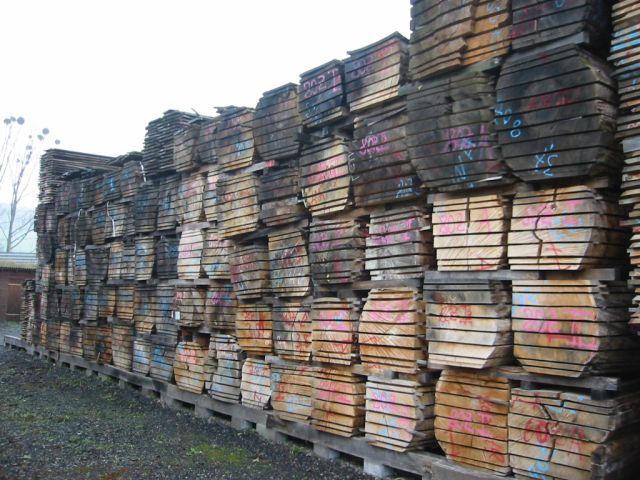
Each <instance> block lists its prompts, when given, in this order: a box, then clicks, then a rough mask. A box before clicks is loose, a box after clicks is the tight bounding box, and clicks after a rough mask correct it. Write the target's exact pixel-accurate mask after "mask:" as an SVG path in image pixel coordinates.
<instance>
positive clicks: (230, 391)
mask: <svg viewBox="0 0 640 480" xmlns="http://www.w3.org/2000/svg"><path fill="white" fill-rule="evenodd" d="M214 338H215V345H216V359H217V361H218V368H217V369H216V373H215V374H214V375H213V380H212V383H211V390H209V395H211V396H212V397H213V398H215V399H216V400H220V401H221V402H227V403H240V396H241V390H240V387H241V384H242V364H243V362H244V356H245V354H244V353H243V352H242V349H241V348H240V347H239V346H238V341H237V340H236V338H235V337H234V336H232V335H225V334H215V335H214Z"/></svg>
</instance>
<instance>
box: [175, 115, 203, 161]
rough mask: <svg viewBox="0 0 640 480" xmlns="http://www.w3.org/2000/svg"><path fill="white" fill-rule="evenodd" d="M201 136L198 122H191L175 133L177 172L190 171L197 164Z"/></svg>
mask: <svg viewBox="0 0 640 480" xmlns="http://www.w3.org/2000/svg"><path fill="white" fill-rule="evenodd" d="M199 137H200V125H199V124H198V123H190V124H189V125H187V126H185V127H184V128H183V129H182V130H180V131H178V132H176V133H175V134H174V135H173V167H174V168H175V170H176V172H188V171H189V170H191V169H193V168H194V167H195V166H196V149H197V144H198V138H199Z"/></svg>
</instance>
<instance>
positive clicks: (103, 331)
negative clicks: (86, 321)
mask: <svg viewBox="0 0 640 480" xmlns="http://www.w3.org/2000/svg"><path fill="white" fill-rule="evenodd" d="M49 328H51V325H49ZM49 335H51V332H49ZM111 338H112V332H111V326H110V325H107V324H101V323H98V326H97V327H96V358H95V360H96V361H97V362H98V363H104V364H105V365H109V364H110V363H111V361H112V359H113V350H112V342H111Z"/></svg>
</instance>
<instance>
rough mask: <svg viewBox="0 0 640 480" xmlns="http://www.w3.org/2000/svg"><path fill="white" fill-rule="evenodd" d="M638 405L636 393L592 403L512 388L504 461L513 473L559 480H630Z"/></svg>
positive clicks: (586, 398)
mask: <svg viewBox="0 0 640 480" xmlns="http://www.w3.org/2000/svg"><path fill="white" fill-rule="evenodd" d="M639 405H640V395H639V394H638V392H633V393H630V394H627V395H622V396H619V397H616V398H612V399H606V400H593V399H590V398H589V396H588V395H584V394H582V393H580V392H570V391H561V390H555V389H547V390H526V389H523V388H515V389H513V390H512V397H511V407H510V410H509V457H510V463H511V467H512V468H513V471H514V473H515V474H516V475H517V477H518V478H557V479H563V480H572V479H576V478H601V479H616V478H633V477H635V476H636V474H637V469H638V467H639V466H640V460H639V459H638V458H637V455H635V445H637V442H638V440H640V434H639V433H638V429H637V424H638V421H639V418H638V414H637V411H638V406H639ZM630 426H633V427H631V428H629V427H630ZM634 427H635V428H634Z"/></svg>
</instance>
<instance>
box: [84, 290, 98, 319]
mask: <svg viewBox="0 0 640 480" xmlns="http://www.w3.org/2000/svg"><path fill="white" fill-rule="evenodd" d="M82 311H83V320H89V321H96V320H98V287H96V286H95V285H90V286H89V287H88V288H87V289H85V291H84V308H83V310H82Z"/></svg>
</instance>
